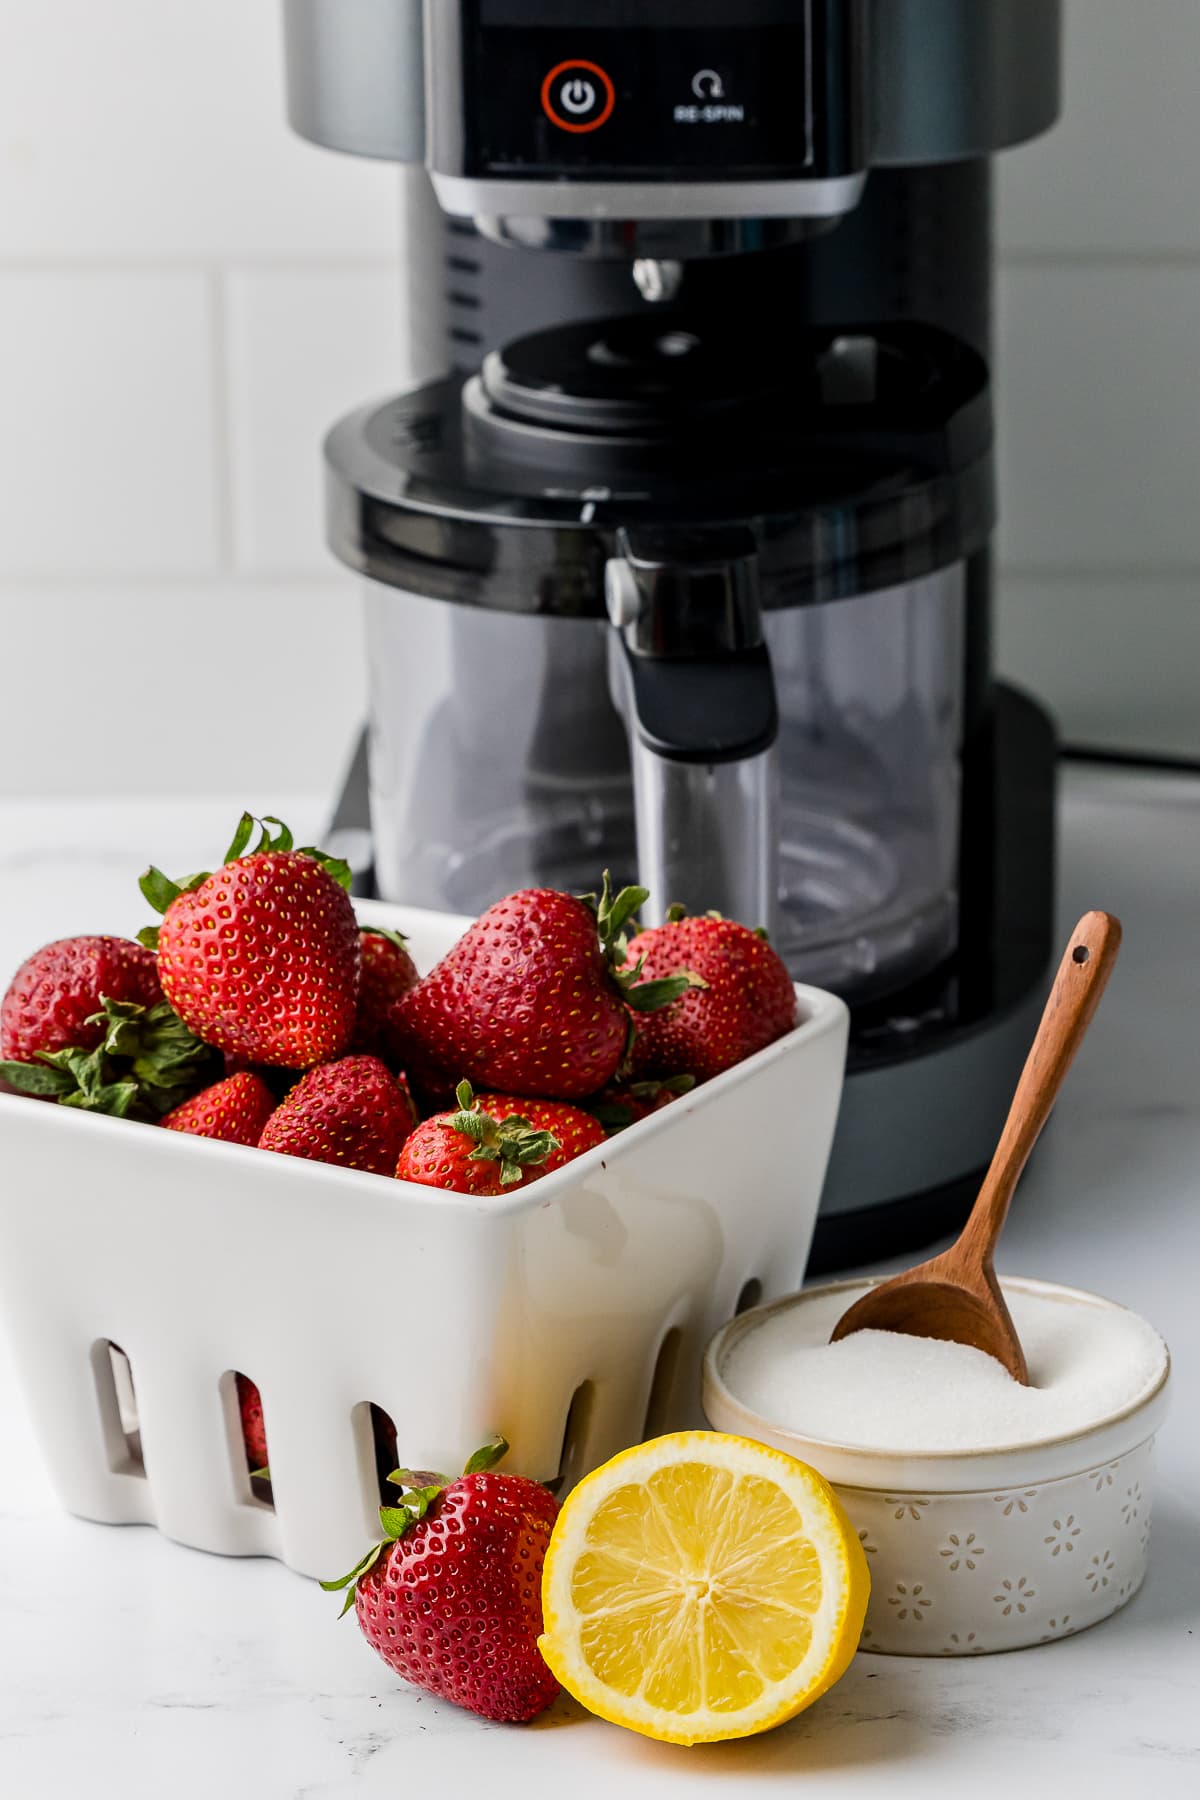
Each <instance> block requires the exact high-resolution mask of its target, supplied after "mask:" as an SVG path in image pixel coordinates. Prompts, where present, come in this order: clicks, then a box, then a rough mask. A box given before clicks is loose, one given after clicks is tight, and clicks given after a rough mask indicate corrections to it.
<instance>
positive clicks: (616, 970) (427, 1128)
mask: <svg viewBox="0 0 1200 1800" xmlns="http://www.w3.org/2000/svg"><path fill="white" fill-rule="evenodd" d="M256 826H257V828H258V841H257V842H256V843H255V844H254V845H253V847H251V839H252V838H253V836H254V833H255V828H256ZM348 887H349V871H348V869H347V868H346V866H345V865H344V864H342V863H338V862H336V861H334V860H332V859H330V858H328V857H326V856H324V855H322V853H321V852H320V851H318V850H314V849H296V848H295V847H294V844H293V840H292V835H291V833H290V832H289V831H288V830H287V828H286V826H284V825H282V824H281V823H280V821H279V820H278V819H274V818H270V817H268V818H266V819H264V820H263V821H261V822H260V821H257V820H255V819H254V818H252V817H251V815H250V814H248V813H247V814H244V815H243V817H242V819H241V820H240V822H239V824H238V829H237V832H236V834H235V836H234V839H233V842H232V844H231V845H230V847H229V850H228V852H227V853H226V857H225V861H224V862H223V864H222V866H221V867H220V868H219V869H218V870H217V871H216V872H215V873H213V874H208V873H205V874H200V875H192V876H190V877H188V878H186V879H185V880H183V881H179V882H176V881H171V880H170V879H169V878H168V877H167V876H165V875H163V874H162V873H161V871H160V870H158V869H155V868H151V869H148V870H147V871H146V873H145V874H144V875H143V876H142V878H141V889H142V893H143V894H144V896H145V897H146V899H147V900H148V901H149V902H150V904H151V905H152V906H153V907H154V908H155V909H156V910H157V911H158V912H160V913H161V914H162V923H161V925H159V926H155V927H148V928H147V929H145V930H143V931H142V932H141V933H140V934H139V940H138V942H136V943H134V942H130V941H127V940H125V939H123V938H112V937H81V938H64V939H61V940H59V941H58V942H56V943H53V944H47V945H46V946H45V947H44V948H43V949H41V950H38V951H36V952H35V953H34V955H33V956H31V957H30V958H29V960H28V961H27V962H26V963H24V964H23V966H22V967H21V968H20V969H19V970H18V971H17V974H16V976H15V977H14V978H13V981H12V984H11V986H10V987H9V989H8V992H7V993H6V994H5V996H4V1001H3V1005H2V1007H0V1057H3V1058H4V1060H3V1062H0V1080H2V1081H4V1082H5V1083H6V1084H7V1085H8V1086H9V1087H10V1088H13V1089H15V1090H16V1091H17V1092H19V1093H24V1094H30V1095H33V1096H35V1097H38V1098H41V1099H49V1100H56V1101H58V1102H59V1103H60V1104H62V1105H67V1106H76V1107H82V1108H85V1109H89V1110H95V1111H101V1112H107V1113H111V1114H115V1115H117V1116H119V1117H125V1118H133V1119H140V1120H143V1121H146V1122H151V1123H157V1124H159V1125H161V1126H162V1127H163V1129H165V1130H167V1131H180V1132H186V1133H189V1134H191V1135H192V1136H196V1137H206V1138H220V1139H224V1140H225V1141H226V1142H229V1143H236V1144H245V1145H257V1146H258V1148H259V1149H263V1150H274V1151H276V1152H278V1153H279V1154H281V1155H284V1156H298V1157H305V1158H308V1159H309V1160H311V1161H317V1162H327V1163H335V1164H340V1165H342V1166H343V1167H344V1168H351V1169H362V1170H368V1171H370V1172H371V1173H373V1174H376V1175H386V1176H400V1177H401V1178H403V1179H404V1180H407V1181H414V1182H419V1183H422V1184H423V1185H425V1186H429V1187H437V1188H449V1189H454V1190H457V1191H459V1192H463V1193H471V1194H477V1195H485V1196H487V1195H497V1194H502V1193H505V1192H507V1191H509V1190H511V1189H513V1188H516V1187H518V1186H520V1185H522V1184H524V1183H526V1182H529V1181H534V1180H537V1179H538V1178H539V1177H540V1176H543V1175H548V1174H550V1173H551V1172H552V1171H553V1170H554V1169H557V1168H561V1167H562V1165H563V1164H564V1163H566V1162H569V1161H570V1160H571V1159H572V1158H573V1157H576V1156H579V1155H580V1154H582V1152H583V1151H585V1150H589V1149H591V1148H592V1147H593V1146H594V1145H596V1144H598V1143H601V1142H602V1141H603V1139H604V1137H605V1136H606V1134H607V1133H609V1132H611V1131H614V1130H617V1129H620V1128H621V1127H623V1126H625V1125H629V1124H632V1123H634V1122H635V1121H636V1120H637V1119H639V1118H642V1117H644V1116H645V1115H646V1114H647V1113H649V1112H652V1111H655V1110H656V1109H657V1108H659V1107H661V1106H663V1105H666V1104H667V1103H668V1102H670V1101H671V1100H673V1099H674V1098H675V1097H676V1096H677V1095H678V1094H680V1093H682V1092H686V1091H687V1090H688V1089H689V1088H690V1087H692V1086H693V1085H694V1084H695V1083H696V1082H697V1081H704V1080H707V1079H708V1078H709V1077H711V1076H713V1075H716V1074H719V1073H720V1072H721V1070H723V1069H726V1068H729V1067H731V1066H732V1064H734V1063H736V1062H740V1061H741V1060H742V1058H743V1057H746V1056H749V1055H750V1054H751V1053H752V1052H754V1051H755V1050H758V1049H761V1048H762V1047H763V1046H764V1045H765V1044H768V1043H770V1042H771V1041H772V1040H773V1039H775V1038H777V1037H779V1036H780V1035H782V1033H784V1032H786V1031H788V1030H790V1028H791V1027H792V1025H793V1024H794V1022H795V996H794V993H793V990H792V985H791V981H790V979H789V977H788V974H787V970H786V969H785V968H784V965H783V963H782V962H781V961H780V959H779V957H778V956H776V954H775V952H774V951H773V950H772V949H771V948H770V946H769V945H768V944H767V943H766V942H765V940H764V939H763V937H762V936H761V935H760V934H758V933H755V932H752V931H749V930H747V929H746V927H745V926H742V925H737V924H734V923H733V922H732V921H730V920H726V919H721V918H718V917H716V916H706V917H703V918H682V917H672V919H671V921H670V922H669V923H667V924H666V925H661V926H658V927H656V928H654V929H652V930H648V931H643V932H636V933H635V935H633V937H632V939H630V937H629V931H630V929H631V928H632V925H633V921H634V916H635V914H636V912H637V909H638V908H639V907H640V906H641V905H642V904H643V903H644V901H645V900H646V897H647V896H646V893H645V890H644V889H641V888H626V889H624V890H623V891H622V892H621V893H619V894H617V895H615V896H614V895H613V893H612V891H611V888H610V885H609V882H608V878H607V876H606V877H605V881H604V887H603V891H602V893H601V894H600V896H599V898H596V897H594V896H593V897H588V898H582V899H580V898H576V897H574V896H572V895H570V894H564V893H559V892H557V891H556V890H554V889H550V888H529V889H525V890H523V891H522V892H520V893H516V894H510V895H509V896H508V897H507V898H506V899H503V900H500V901H498V902H497V903H496V905H494V906H492V907H489V908H488V910H487V912H485V913H484V914H483V915H482V916H481V917H480V918H479V919H478V920H476V922H475V924H473V925H472V926H470V927H469V929H468V930H467V931H466V932H464V934H463V936H462V937H461V938H460V939H459V941H458V943H457V944H456V945H455V946H454V948H453V949H452V950H451V951H450V953H449V954H448V955H447V956H445V957H443V958H442V960H441V962H439V963H438V964H437V965H436V967H435V968H433V969H431V970H430V971H429V973H428V974H426V975H424V976H420V975H419V974H418V972H417V970H416V968H415V966H414V964H413V962H412V959H411V957H410V956H409V954H408V951H407V948H406V947H405V943H404V940H403V939H402V938H401V937H399V936H397V935H396V934H395V933H393V932H388V931H384V930H382V929H379V928H375V927H368V928H367V929H365V930H360V928H359V925H358V921H357V920H356V918H355V916H354V910H353V907H352V906H351V903H350V898H349V894H348V891H347V890H348ZM477 1090H478V1091H477ZM422 1115H424V1117H423V1116H422Z"/></svg>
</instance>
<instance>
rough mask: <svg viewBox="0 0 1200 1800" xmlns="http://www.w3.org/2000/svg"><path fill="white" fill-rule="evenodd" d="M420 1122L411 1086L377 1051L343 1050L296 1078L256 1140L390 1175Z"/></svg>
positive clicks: (316, 1158)
mask: <svg viewBox="0 0 1200 1800" xmlns="http://www.w3.org/2000/svg"><path fill="white" fill-rule="evenodd" d="M416 1122H417V1119H416V1113H415V1111H414V1109H413V1104H412V1101H411V1099H410V1097H409V1095H408V1092H407V1089H406V1088H402V1087H401V1086H400V1084H399V1082H397V1081H396V1080H395V1078H394V1077H393V1076H392V1075H390V1074H389V1073H388V1071H387V1069H385V1068H384V1066H383V1064H382V1063H381V1062H380V1060H379V1058H378V1057H377V1056H344V1057H343V1058H342V1060H341V1061H340V1062H334V1063H325V1064H324V1065H323V1066H322V1067H321V1068H319V1069H310V1070H309V1072H308V1074H307V1075H305V1076H304V1077H303V1078H302V1079H301V1080H300V1081H298V1082H297V1083H296V1085H295V1087H294V1088H293V1089H292V1091H291V1093H290V1094H289V1095H288V1097H287V1099H286V1100H285V1101H284V1102H283V1104H282V1105H281V1106H279V1107H277V1108H276V1109H275V1111H274V1112H273V1113H272V1114H271V1117H270V1118H269V1119H268V1120H267V1123H266V1126H265V1127H264V1130H263V1134H262V1136H261V1137H260V1138H259V1140H258V1145H259V1149H260V1150H276V1151H278V1152H279V1153H280V1154H281V1155H282V1156H300V1157H304V1158H306V1159H307V1160H308V1161H309V1162H327V1163H337V1164H340V1166H341V1167H342V1168H344V1169H369V1170H371V1171H372V1172H373V1173H374V1174H376V1175H391V1174H393V1173H394V1172H395V1168H396V1159H397V1157H398V1156H399V1155H400V1147H401V1145H402V1144H403V1143H404V1140H405V1139H406V1138H407V1137H408V1135H409V1133H410V1132H411V1131H412V1129H413V1126H414V1125H415V1124H416Z"/></svg>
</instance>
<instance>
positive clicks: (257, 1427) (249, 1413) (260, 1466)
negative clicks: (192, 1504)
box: [237, 1375, 268, 1478]
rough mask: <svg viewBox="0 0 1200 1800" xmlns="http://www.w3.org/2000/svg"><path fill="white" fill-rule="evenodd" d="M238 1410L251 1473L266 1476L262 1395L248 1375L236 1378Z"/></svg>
mask: <svg viewBox="0 0 1200 1800" xmlns="http://www.w3.org/2000/svg"><path fill="white" fill-rule="evenodd" d="M237 1397H238V1411H239V1413H240V1414H241V1415H242V1442H243V1444H244V1445H245V1446H246V1463H247V1465H248V1467H249V1469H250V1473H251V1474H252V1475H259V1476H262V1477H264V1478H265V1477H267V1476H268V1469H267V1428H266V1425H265V1423H264V1422H263V1406H262V1395H261V1394H260V1393H259V1391H258V1389H257V1387H256V1386H255V1385H254V1383H253V1382H252V1381H251V1379H250V1377H249V1376H248V1375H239V1376H238V1378H237Z"/></svg>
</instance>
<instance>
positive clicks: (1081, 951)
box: [1071, 944, 1092, 963]
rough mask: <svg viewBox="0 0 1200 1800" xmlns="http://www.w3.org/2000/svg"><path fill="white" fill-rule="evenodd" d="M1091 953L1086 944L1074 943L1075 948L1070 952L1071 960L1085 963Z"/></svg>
mask: <svg viewBox="0 0 1200 1800" xmlns="http://www.w3.org/2000/svg"><path fill="white" fill-rule="evenodd" d="M1091 954H1092V953H1091V951H1090V950H1089V949H1088V947H1087V945H1086V944H1076V946H1075V948H1074V949H1073V950H1072V952H1071V961H1072V962H1077V963H1085V962H1087V961H1088V960H1089V958H1090V957H1091Z"/></svg>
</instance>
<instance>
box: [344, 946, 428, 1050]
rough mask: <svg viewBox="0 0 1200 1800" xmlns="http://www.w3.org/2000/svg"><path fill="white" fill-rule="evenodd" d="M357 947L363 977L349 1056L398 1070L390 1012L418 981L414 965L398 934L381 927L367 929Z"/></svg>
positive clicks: (360, 981) (360, 982) (359, 988)
mask: <svg viewBox="0 0 1200 1800" xmlns="http://www.w3.org/2000/svg"><path fill="white" fill-rule="evenodd" d="M359 945H360V948H361V952H362V975H361V978H360V980H359V984H358V1009H357V1012H356V1013H355V1017H354V1035H353V1037H352V1038H351V1039H350V1045H349V1049H350V1053H351V1054H352V1055H360V1056H377V1057H379V1059H380V1061H381V1062H385V1063H387V1065H388V1067H389V1068H399V1067H400V1064H401V1063H402V1062H403V1060H404V1059H403V1056H402V1055H400V1054H398V1048H399V1047H398V1045H397V1042H396V1033H395V1029H394V1027H393V1025H392V1022H391V1011H392V1007H393V1006H394V1005H395V1003H396V1001H397V1000H399V999H400V997H401V995H402V994H407V992H408V990H409V989H410V988H413V987H415V986H416V985H417V982H418V981H419V980H420V976H419V975H418V974H417V965H416V963H414V961H413V959H412V957H411V956H410V955H409V954H408V948H407V946H406V944H405V941H404V939H403V938H402V937H401V935H400V933H399V932H398V931H385V930H384V928H383V926H381V925H370V926H368V927H367V929H366V930H365V931H360V932H359Z"/></svg>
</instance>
